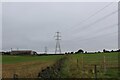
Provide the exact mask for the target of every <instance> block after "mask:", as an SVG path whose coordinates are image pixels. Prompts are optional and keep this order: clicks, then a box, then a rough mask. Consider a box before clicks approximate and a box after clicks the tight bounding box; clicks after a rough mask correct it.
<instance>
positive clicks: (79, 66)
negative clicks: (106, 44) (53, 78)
mask: <svg viewBox="0 0 120 80" xmlns="http://www.w3.org/2000/svg"><path fill="white" fill-rule="evenodd" d="M104 56H105V57H104ZM95 65H96V66H97V78H116V77H118V53H98V54H73V55H69V57H68V60H67V61H65V63H64V65H63V68H62V71H61V72H60V74H61V76H62V77H63V78H66V77H68V78H95V70H94V68H95Z"/></svg>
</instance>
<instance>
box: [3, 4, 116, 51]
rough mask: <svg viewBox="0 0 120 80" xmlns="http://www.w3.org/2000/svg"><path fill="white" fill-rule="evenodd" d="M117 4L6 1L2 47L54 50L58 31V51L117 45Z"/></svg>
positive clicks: (99, 48)
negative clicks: (59, 35)
mask: <svg viewBox="0 0 120 80" xmlns="http://www.w3.org/2000/svg"><path fill="white" fill-rule="evenodd" d="M117 6H118V5H117V3H115V2H114V3H110V2H21V3H20V2H18V3H17V2H13V3H12V2H9V3H3V5H2V14H3V15H2V25H3V29H2V33H3V34H2V41H3V42H2V43H3V45H2V48H3V50H10V48H13V49H16V48H19V49H32V50H35V51H37V52H44V47H45V46H47V47H48V52H54V51H55V42H56V41H55V38H54V36H55V32H57V31H59V32H61V36H62V37H61V39H62V40H61V41H60V42H61V49H62V52H66V51H77V50H78V49H83V50H85V51H98V50H103V49H104V48H105V49H117V48H118V26H117V24H118V12H117V9H118V7H117Z"/></svg>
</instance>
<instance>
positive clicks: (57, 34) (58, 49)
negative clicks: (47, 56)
mask: <svg viewBox="0 0 120 80" xmlns="http://www.w3.org/2000/svg"><path fill="white" fill-rule="evenodd" d="M55 37H56V47H55V54H56V53H57V52H59V53H60V54H61V47H60V40H61V39H60V37H61V36H60V32H56V36H55Z"/></svg>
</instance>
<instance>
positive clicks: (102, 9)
mask: <svg viewBox="0 0 120 80" xmlns="http://www.w3.org/2000/svg"><path fill="white" fill-rule="evenodd" d="M112 3H113V2H111V3H109V4H108V5H106V6H104V7H103V8H101V9H100V10H98V11H97V12H95V13H94V14H92V15H90V16H89V17H87V18H86V19H84V20H82V21H81V22H80V23H79V24H77V25H74V26H78V25H81V24H82V23H84V22H86V21H87V20H89V19H90V18H92V17H94V16H95V15H97V14H98V13H99V12H101V11H102V10H104V9H105V8H107V7H109V6H110V5H111V4H112ZM72 27H73V26H71V28H72ZM71 28H70V29H71Z"/></svg>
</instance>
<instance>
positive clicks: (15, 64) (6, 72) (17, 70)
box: [2, 55, 63, 78]
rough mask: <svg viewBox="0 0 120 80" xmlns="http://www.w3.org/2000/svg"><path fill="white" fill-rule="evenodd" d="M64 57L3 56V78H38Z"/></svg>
mask: <svg viewBox="0 0 120 80" xmlns="http://www.w3.org/2000/svg"><path fill="white" fill-rule="evenodd" d="M62 57H63V55H49V56H48V55H47V56H14V55H9V56H8V55H4V56H2V77H3V78H13V75H14V74H17V75H18V78H37V76H38V73H39V72H41V70H42V69H45V68H46V67H48V66H52V65H53V64H54V63H56V61H57V60H59V59H60V58H62Z"/></svg>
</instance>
